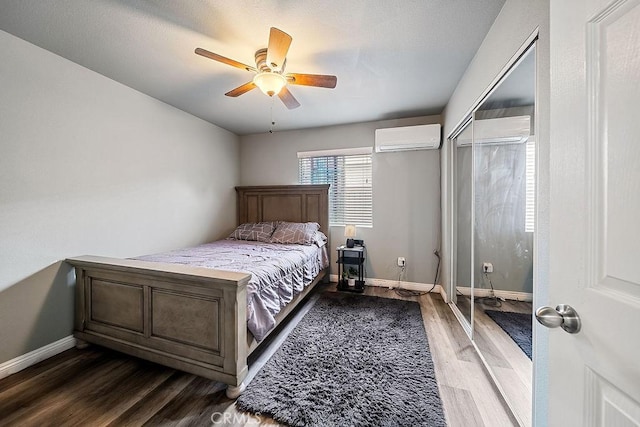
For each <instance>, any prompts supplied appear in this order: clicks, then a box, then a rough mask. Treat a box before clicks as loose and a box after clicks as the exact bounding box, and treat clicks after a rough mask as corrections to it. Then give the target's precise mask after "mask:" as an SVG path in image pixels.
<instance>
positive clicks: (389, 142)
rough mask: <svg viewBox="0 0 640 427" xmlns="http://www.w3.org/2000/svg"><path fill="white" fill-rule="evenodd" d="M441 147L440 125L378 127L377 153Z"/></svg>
mask: <svg viewBox="0 0 640 427" xmlns="http://www.w3.org/2000/svg"><path fill="white" fill-rule="evenodd" d="M436 148H440V125H439V124H435V125H419V126H404V127H397V128H388V129H376V153H389V152H393V151H406V150H433V149H436Z"/></svg>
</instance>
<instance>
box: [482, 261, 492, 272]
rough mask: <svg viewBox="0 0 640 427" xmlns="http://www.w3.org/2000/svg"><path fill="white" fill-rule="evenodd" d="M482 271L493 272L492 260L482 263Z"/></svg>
mask: <svg viewBox="0 0 640 427" xmlns="http://www.w3.org/2000/svg"><path fill="white" fill-rule="evenodd" d="M482 272H483V273H493V264H492V263H490V262H483V263H482Z"/></svg>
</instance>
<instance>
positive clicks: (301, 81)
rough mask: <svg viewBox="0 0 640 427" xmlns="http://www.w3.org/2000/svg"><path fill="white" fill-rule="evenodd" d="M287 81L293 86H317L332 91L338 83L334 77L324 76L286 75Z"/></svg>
mask: <svg viewBox="0 0 640 427" xmlns="http://www.w3.org/2000/svg"><path fill="white" fill-rule="evenodd" d="M286 77H287V80H288V82H289V83H291V84H294V85H303V86H317V87H326V88H329V89H333V88H334V87H336V84H337V83H338V78H337V77H336V76H328V75H324V74H296V73H288V74H287V76H286Z"/></svg>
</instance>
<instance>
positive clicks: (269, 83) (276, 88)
mask: <svg viewBox="0 0 640 427" xmlns="http://www.w3.org/2000/svg"><path fill="white" fill-rule="evenodd" d="M253 83H255V85H256V86H258V88H259V89H260V90H261V91H262V92H263V93H264V94H265V95H269V96H273V95H277V94H279V93H280V91H281V90H282V88H283V87H285V85H286V84H287V79H286V78H285V77H284V76H283V75H282V74H278V73H273V72H270V71H265V72H263V73H258V74H256V75H255V77H254V78H253Z"/></svg>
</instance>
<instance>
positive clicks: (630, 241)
mask: <svg viewBox="0 0 640 427" xmlns="http://www.w3.org/2000/svg"><path fill="white" fill-rule="evenodd" d="M550 7H551V9H550V14H551V15H550V16H551V118H550V119H551V140H550V153H551V158H550V160H551V165H550V211H549V214H550V241H549V245H550V246H549V248H550V276H549V279H550V283H549V286H550V287H549V299H550V300H549V304H550V305H552V306H554V307H555V305H556V304H569V305H571V306H573V307H574V308H575V309H576V311H577V312H578V314H579V315H580V317H581V318H582V330H581V331H580V332H579V333H578V334H575V335H571V334H568V333H566V332H564V331H563V330H562V329H560V328H558V329H554V330H551V331H550V333H549V336H550V337H549V351H550V353H549V418H548V424H549V425H551V426H555V425H563V426H616V427H617V426H640V0H614V1H611V0H552V1H551V6H550Z"/></svg>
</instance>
